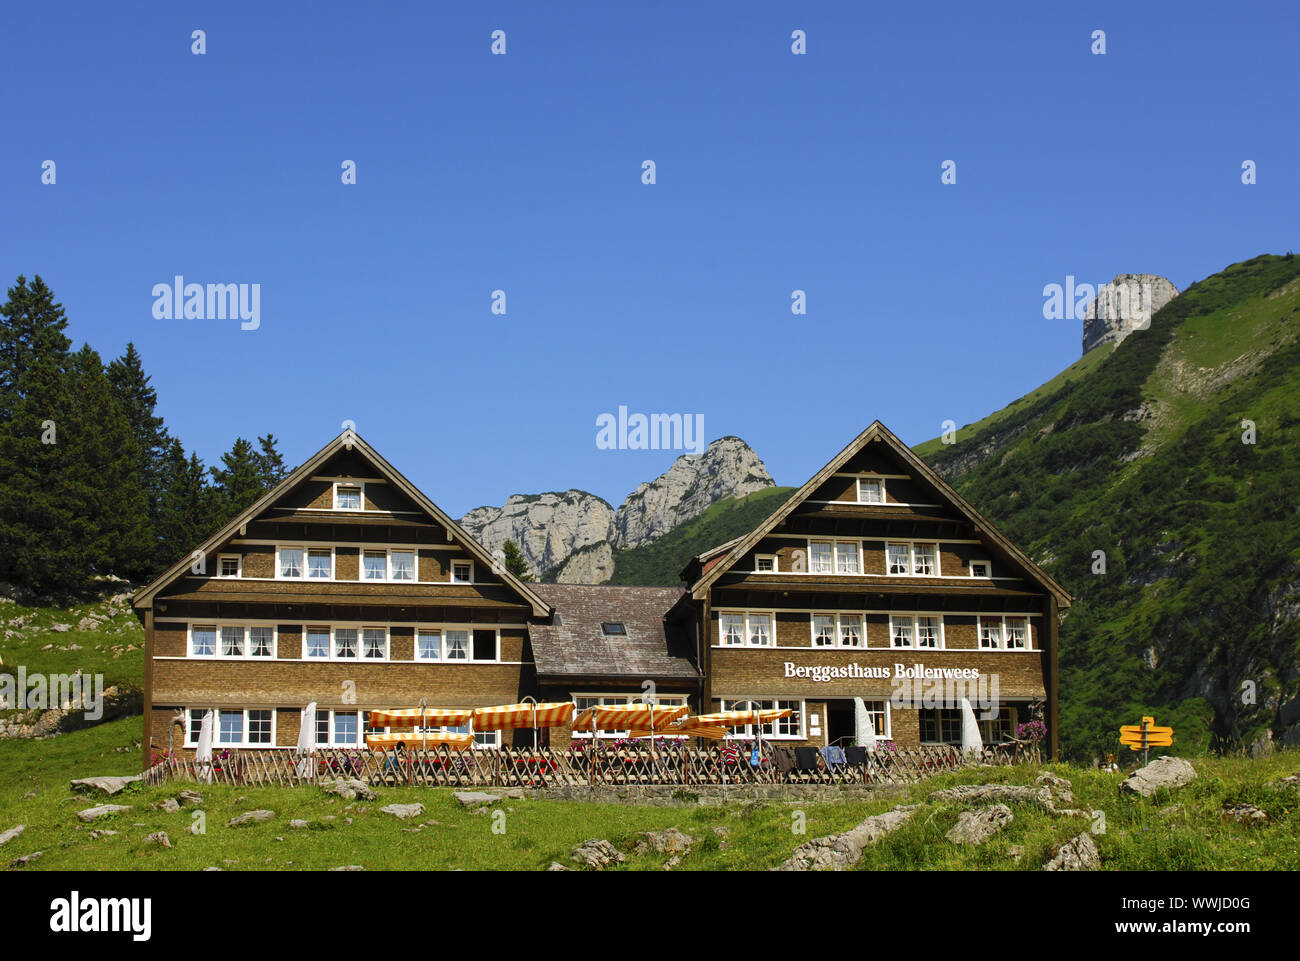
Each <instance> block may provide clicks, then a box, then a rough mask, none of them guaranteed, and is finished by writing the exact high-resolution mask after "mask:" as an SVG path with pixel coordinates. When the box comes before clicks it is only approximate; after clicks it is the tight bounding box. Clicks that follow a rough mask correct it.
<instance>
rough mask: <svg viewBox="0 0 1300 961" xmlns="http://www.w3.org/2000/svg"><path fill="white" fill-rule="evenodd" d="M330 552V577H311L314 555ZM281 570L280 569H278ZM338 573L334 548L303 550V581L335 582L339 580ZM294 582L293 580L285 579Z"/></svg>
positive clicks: (309, 548)
mask: <svg viewBox="0 0 1300 961" xmlns="http://www.w3.org/2000/svg"><path fill="white" fill-rule="evenodd" d="M326 552H328V553H329V556H330V572H329V573H330V576H329V577H312V576H311V556H312V554H324V553H326ZM277 570H279V568H277ZM337 573H338V571H337V570H336V569H335V567H334V548H333V547H308V548H306V549H304V550H303V554H302V580H305V581H325V582H328V581H333V580H337V579H338V578H337V577H336V576H335V575H336V574H337ZM285 579H286V580H292V578H285Z"/></svg>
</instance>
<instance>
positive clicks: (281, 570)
mask: <svg viewBox="0 0 1300 961" xmlns="http://www.w3.org/2000/svg"><path fill="white" fill-rule="evenodd" d="M306 569H307V567H306V551H305V550H303V548H301V547H279V548H276V551H275V576H276V577H278V578H279V579H280V580H299V579H301V578H302V576H303V573H304V572H305V571H306Z"/></svg>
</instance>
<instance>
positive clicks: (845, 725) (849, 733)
mask: <svg viewBox="0 0 1300 961" xmlns="http://www.w3.org/2000/svg"><path fill="white" fill-rule="evenodd" d="M826 743H827V744H836V745H839V746H840V747H847V746H848V745H850V744H852V743H853V702H852V701H827V702H826Z"/></svg>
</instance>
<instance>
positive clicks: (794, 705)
mask: <svg viewBox="0 0 1300 961" xmlns="http://www.w3.org/2000/svg"><path fill="white" fill-rule="evenodd" d="M718 700H719V703H720V704H721V706H722V707H721V709H722V710H724V711H754V710H759V711H765V710H781V709H782V708H785V707H788V708H791V709H792V710H794V712H795V716H796V717H798V719H799V721H798V724H799V728H798V730H797V731H795V732H794V733H789V732H787V733H785V734H781V733H778V732H779V731H780V729H781V727H782V725H786V726H787V727H788V725H789V721H790V719H789V718H782V719H781V720H779V721H772V722H771V723H770V724H764V725H762V727H763V740H765V741H802V740H805V738H804V718H805V717H806V713H805V710H804V709H805V703H806V702H805V701H804V700H803V698H798V697H777V698H772V697H738V698H719V699H718ZM757 726H758V725H755V724H746V725H743V726H742V727H736V728H728V729H727V734H726V737H725V740H728V741H752V740H754V739H755V738H756V737H757V736H758V732H757V731H755V730H754V728H755V727H757Z"/></svg>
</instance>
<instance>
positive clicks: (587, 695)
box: [569, 691, 690, 741]
mask: <svg viewBox="0 0 1300 961" xmlns="http://www.w3.org/2000/svg"><path fill="white" fill-rule="evenodd" d="M569 697H570V698H571V699H572V700H573V703H574V704H577V703H578V699H579V698H584V699H593V700H595V701H596V702H597V703H596V705H595V706H598V707H621V706H622V705H624V704H643V703H645V702H644V701H643V700H642V695H640V694H610V693H604V694H599V693H591V692H586V691H575V692H573V693H572V694H570V695H569ZM653 700H654V704H655V706H656V707H689V706H690V697H689V695H686V694H656V695H655V696H654V699H653ZM592 706H593V705H591V704H588V705H587V707H592ZM585 709H586V708H578V712H577V713H578V714H581V713H582V712H583V711H584V710H585ZM593 733H594V734H597V735H598V736H599V738H600V740H602V741H616V740H618V739H619V738H624V737H627V736H628V734H629V732H628V731H570V732H569V738H570V740H575V741H589V740H591V736H592V734H593ZM658 734H659V732H658V731H656V732H655V735H656V736H658ZM664 736H665V737H669V736H670V735H669V734H667V733H665V735H664Z"/></svg>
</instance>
